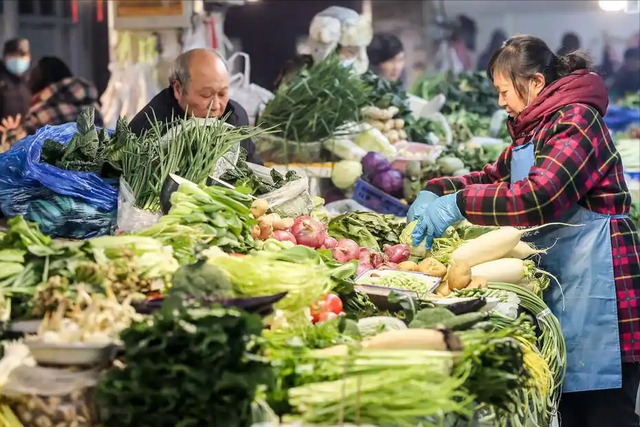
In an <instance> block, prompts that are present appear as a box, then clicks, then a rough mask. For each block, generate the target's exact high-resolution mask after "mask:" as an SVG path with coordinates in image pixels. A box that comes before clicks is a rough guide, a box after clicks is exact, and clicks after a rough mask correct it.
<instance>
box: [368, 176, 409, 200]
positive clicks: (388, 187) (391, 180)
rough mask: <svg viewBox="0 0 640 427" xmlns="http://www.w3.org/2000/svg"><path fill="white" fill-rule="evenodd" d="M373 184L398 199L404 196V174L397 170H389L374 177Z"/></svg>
mask: <svg viewBox="0 0 640 427" xmlns="http://www.w3.org/2000/svg"><path fill="white" fill-rule="evenodd" d="M371 183H372V184H373V185H374V187H377V188H379V189H380V190H382V191H384V192H385V193H387V194H390V195H392V196H394V197H398V196H400V195H401V194H402V188H403V185H402V184H403V182H402V174H401V173H400V172H399V171H397V170H395V169H388V170H386V171H383V172H380V173H378V174H377V175H374V176H373V179H372V180H371Z"/></svg>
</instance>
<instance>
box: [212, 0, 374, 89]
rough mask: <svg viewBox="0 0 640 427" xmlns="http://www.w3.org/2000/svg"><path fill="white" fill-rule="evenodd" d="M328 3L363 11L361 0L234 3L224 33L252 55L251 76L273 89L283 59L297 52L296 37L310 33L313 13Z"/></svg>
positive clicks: (252, 78)
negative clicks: (238, 40) (234, 5)
mask: <svg viewBox="0 0 640 427" xmlns="http://www.w3.org/2000/svg"><path fill="white" fill-rule="evenodd" d="M329 6H343V7H348V8H350V9H353V10H356V11H357V12H359V13H361V12H362V1H359V0H343V1H321V0H311V1H293V0H289V1H286V0H262V1H261V2H259V3H255V4H251V5H246V6H243V7H233V8H230V9H229V12H228V14H227V17H226V21H225V33H226V35H227V36H228V37H229V38H238V39H240V40H241V42H242V50H243V51H245V52H246V53H248V54H249V55H250V57H251V80H252V82H253V83H256V84H257V85H259V86H262V87H265V88H267V89H273V86H274V85H273V82H274V80H275V78H276V76H277V75H278V72H279V70H280V68H281V67H282V65H283V64H284V63H285V61H287V60H289V59H291V58H293V57H294V55H295V54H296V40H297V39H298V38H299V37H301V36H306V35H308V34H309V24H310V23H311V19H312V18H313V16H314V15H315V14H316V13H318V12H320V11H322V10H324V9H326V8H327V7H329Z"/></svg>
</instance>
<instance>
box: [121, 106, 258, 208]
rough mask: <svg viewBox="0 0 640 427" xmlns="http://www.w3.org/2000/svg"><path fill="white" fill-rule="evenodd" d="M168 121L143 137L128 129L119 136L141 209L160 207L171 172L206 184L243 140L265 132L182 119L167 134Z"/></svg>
mask: <svg viewBox="0 0 640 427" xmlns="http://www.w3.org/2000/svg"><path fill="white" fill-rule="evenodd" d="M164 126H165V124H164V123H160V122H155V123H154V126H153V128H152V129H151V131H150V132H148V133H147V134H146V135H145V136H144V137H142V138H136V137H135V136H134V135H133V134H131V132H130V131H129V130H128V129H126V128H123V129H120V130H119V132H118V134H117V135H116V137H117V138H118V139H119V140H121V141H123V144H124V148H123V150H122V159H121V165H122V178H123V179H124V180H125V181H126V182H127V183H128V184H129V186H130V187H131V190H132V192H133V195H134V196H135V199H136V206H137V207H138V208H140V209H144V210H148V211H151V212H157V211H159V210H160V193H161V190H162V186H163V184H164V182H165V180H166V179H167V177H168V176H169V174H176V175H178V176H180V177H182V178H185V179H187V180H189V181H192V182H195V183H197V184H200V183H204V182H205V181H206V180H207V178H208V177H209V176H210V175H211V174H212V173H213V172H214V171H215V169H216V165H218V162H219V161H220V160H221V159H222V158H223V156H225V155H226V154H227V153H229V152H230V151H231V150H233V149H237V147H238V145H239V144H240V142H241V141H242V140H244V139H247V138H253V137H254V136H256V135H258V134H260V133H261V132H262V131H260V130H257V129H255V128H250V127H233V126H231V125H229V124H227V123H226V122H225V119H224V118H221V119H206V121H205V123H204V124H200V123H199V121H198V119H193V118H191V119H180V120H177V121H176V122H175V123H173V124H172V127H171V129H169V131H168V133H167V134H166V135H164V136H162V135H163V133H164V130H163V128H164Z"/></svg>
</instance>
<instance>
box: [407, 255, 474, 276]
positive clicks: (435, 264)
mask: <svg viewBox="0 0 640 427" xmlns="http://www.w3.org/2000/svg"><path fill="white" fill-rule="evenodd" d="M418 271H419V272H420V273H424V274H428V275H429V276H433V277H444V276H446V275H447V267H446V266H445V265H444V264H443V263H441V262H440V261H438V260H437V259H435V258H425V259H423V260H422V261H421V262H420V264H418ZM469 274H471V273H469Z"/></svg>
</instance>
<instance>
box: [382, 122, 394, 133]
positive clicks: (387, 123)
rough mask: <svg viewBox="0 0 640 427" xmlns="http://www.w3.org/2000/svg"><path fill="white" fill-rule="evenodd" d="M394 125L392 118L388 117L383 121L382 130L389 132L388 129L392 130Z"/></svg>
mask: <svg viewBox="0 0 640 427" xmlns="http://www.w3.org/2000/svg"><path fill="white" fill-rule="evenodd" d="M394 126H395V123H394V121H393V119H389V120H387V121H386V122H384V131H385V132H389V131H390V130H393V127H394Z"/></svg>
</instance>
